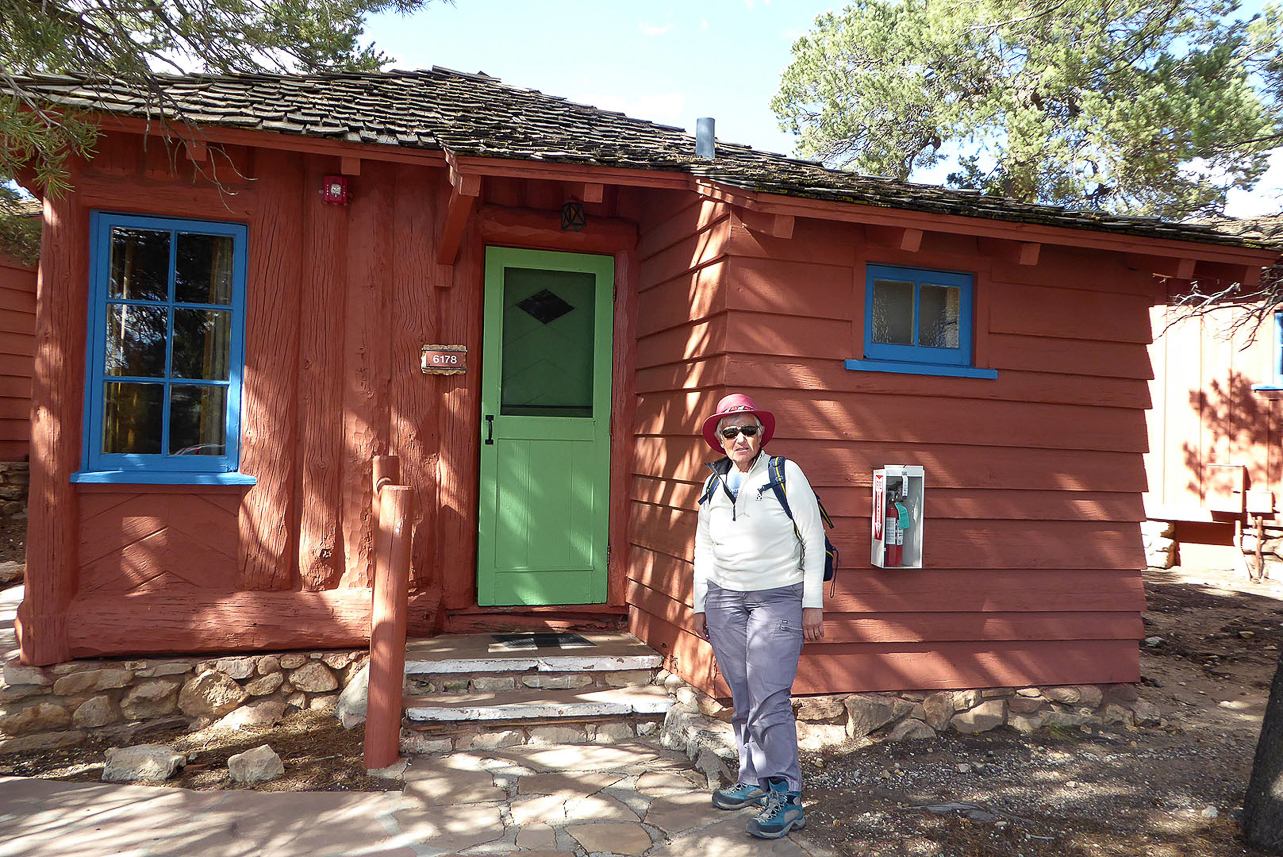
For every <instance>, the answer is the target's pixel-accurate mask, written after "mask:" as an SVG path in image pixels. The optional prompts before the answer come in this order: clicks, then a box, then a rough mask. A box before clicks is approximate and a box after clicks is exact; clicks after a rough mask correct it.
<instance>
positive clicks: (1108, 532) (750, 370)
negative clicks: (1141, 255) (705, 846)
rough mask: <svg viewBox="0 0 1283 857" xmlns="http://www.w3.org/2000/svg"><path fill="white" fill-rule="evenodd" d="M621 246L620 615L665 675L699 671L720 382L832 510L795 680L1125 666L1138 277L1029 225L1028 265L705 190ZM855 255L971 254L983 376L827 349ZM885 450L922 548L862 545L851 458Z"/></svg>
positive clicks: (1001, 674) (853, 343) (1143, 373)
mask: <svg viewBox="0 0 1283 857" xmlns="http://www.w3.org/2000/svg"><path fill="white" fill-rule="evenodd" d="M678 222H680V223H682V224H684V229H682V230H680V231H678V230H676V229H675V227H674V224H676V223H678ZM924 228H929V227H924ZM642 246H643V248H644V250H643V252H642V254H641V255H642V283H643V290H642V293H641V299H642V317H643V319H646V320H647V322H648V324H649V327H648V328H647V329H646V330H643V331H641V339H640V346H641V348H640V350H641V352H642V353H643V354H644V355H645V356H644V357H643V358H642V359H641V360H639V373H638V393H639V408H638V424H637V431H638V435H639V440H638V449H639V455H638V463H639V469H638V476H639V478H638V479H637V483H638V486H639V491H638V494H637V495H636V496H637V498H638V500H639V501H643V502H639V504H638V506H637V507H636V510H635V516H634V545H635V547H634V554H633V558H634V567H633V570H632V577H633V580H634V582H635V584H636V587H635V589H634V592H633V603H634V604H635V605H637V607H638V611H637V614H636V616H635V617H634V628H635V630H636V631H637V633H638V634H639V636H642V638H643V639H648V640H652V641H658V643H659V645H660V646H661V647H666V648H667V651H669V652H670V653H672V654H674V655H675V656H676V657H677V664H676V666H677V668H678V670H679V671H680V672H681V673H682V674H683V675H684V676H685V677H686V678H688V680H691V681H693V682H695V683H697V684H700V685H701V686H704V687H714V686H716V678H715V674H714V673H713V671H712V667H711V664H710V663H709V662H708V658H707V653H706V652H705V651H704V648H703V647H702V646H701V645H697V644H696V643H695V642H694V641H693V637H692V635H690V634H689V633H688V632H686V631H685V628H686V627H687V622H688V618H689V605H690V598H691V592H690V564H689V559H690V557H691V555H692V553H693V537H694V531H695V518H696V514H695V511H694V510H695V506H696V502H695V501H696V497H697V495H698V490H699V484H700V483H701V482H702V479H703V473H702V472H701V468H700V463H701V462H702V461H705V460H708V459H711V458H712V457H713V454H712V453H711V451H710V450H708V449H707V448H705V446H704V444H703V441H702V440H700V439H699V437H698V434H697V429H698V425H699V423H700V421H701V420H702V418H703V417H704V416H705V415H706V414H708V413H710V412H712V410H713V409H714V405H715V403H716V401H717V400H718V398H719V397H720V396H721V395H723V394H724V393H726V392H730V391H736V390H738V391H743V392H747V393H749V394H750V395H752V396H754V398H755V399H756V400H757V402H758V404H759V405H760V406H763V407H766V408H769V409H771V410H772V411H774V412H775V414H776V417H777V420H778V423H779V428H778V431H777V434H776V439H775V440H774V441H773V442H772V443H771V445H770V448H769V451H771V452H773V453H776V454H784V455H788V456H789V457H792V458H794V459H795V460H797V461H798V462H799V463H800V464H801V466H802V467H803V469H804V470H805V471H806V473H807V474H808V477H809V478H810V479H811V481H812V483H813V484H814V485H815V486H816V488H817V490H818V491H819V492H820V493H821V495H822V496H823V497H824V500H825V504H826V506H827V507H828V509H829V511H830V512H831V513H832V514H833V515H834V516H835V517H836V518H837V522H838V527H837V529H836V530H834V531H833V532H832V533H831V537H832V538H833V540H834V542H835V543H836V544H837V545H838V547H839V548H840V549H841V551H842V557H843V566H844V568H843V569H842V571H840V572H839V576H838V588H837V595H836V597H834V598H831V599H828V601H827V606H826V614H825V615H826V620H827V622H828V624H827V629H828V636H827V637H826V639H825V641H824V642H823V643H821V644H810V645H808V646H807V647H806V650H805V651H804V654H803V657H802V664H801V672H800V675H799V678H798V683H797V684H796V685H795V689H796V690H797V691H799V692H803V693H805V692H838V691H851V690H890V689H902V688H928V687H985V686H1019V685H1031V684H1060V683H1075V682H1089V683H1108V682H1117V681H1134V680H1136V679H1137V678H1138V655H1137V646H1136V640H1137V638H1138V637H1139V636H1140V634H1141V623H1140V612H1141V611H1142V610H1143V608H1144V601H1143V595H1142V589H1141V581H1140V574H1139V569H1140V568H1141V567H1142V566H1143V564H1144V558H1143V553H1142V551H1141V543H1140V535H1139V525H1138V523H1139V521H1140V520H1142V519H1143V517H1144V515H1143V510H1142V503H1141V493H1142V492H1143V491H1144V490H1145V475H1144V471H1143V468H1142V462H1141V456H1140V454H1139V453H1143V452H1144V451H1145V448H1146V430H1145V408H1146V407H1147V406H1148V404H1149V394H1148V389H1147V386H1146V382H1147V379H1148V376H1149V367H1148V359H1147V354H1146V350H1145V349H1146V345H1147V343H1148V341H1149V335H1150V334H1149V326H1148V314H1147V313H1148V307H1149V303H1150V295H1149V288H1150V283H1149V280H1148V278H1143V277H1140V276H1138V275H1137V274H1136V273H1135V272H1133V271H1130V270H1128V269H1127V268H1126V267H1125V266H1124V264H1123V260H1122V259H1121V257H1116V256H1112V255H1110V254H1105V253H1098V252H1087V251H1077V250H1073V249H1058V248H1054V247H1049V246H1044V247H1043V248H1042V252H1041V258H1040V259H1039V261H1038V263H1037V265H1034V266H1028V265H1020V264H1018V263H1017V261H1016V260H1015V259H1009V257H1007V256H1005V255H1004V248H1003V247H1002V246H1001V242H986V243H983V244H982V243H980V242H979V241H978V240H977V239H974V238H968V237H963V236H946V235H942V234H937V233H930V232H927V233H926V235H925V237H924V239H923V242H922V246H921V249H920V250H918V251H917V252H913V253H909V252H905V251H902V250H900V249H897V248H895V247H892V246H884V245H881V244H879V243H877V241H876V240H875V237H874V230H867V231H866V230H865V229H863V228H861V227H859V226H856V225H843V224H838V223H830V222H820V221H815V220H803V219H799V220H798V221H797V224H796V227H795V229H794V232H793V236H792V237H791V238H788V239H780V238H772V237H769V236H765V235H763V234H761V233H757V232H753V231H749V230H747V229H745V228H744V226H743V224H742V223H741V222H740V220H739V218H738V217H737V215H736V214H735V212H734V211H727V210H722V209H719V208H717V207H716V206H712V205H710V204H708V203H704V204H703V205H701V206H689V207H686V208H680V209H674V210H673V211H672V212H671V213H670V214H669V216H668V217H666V218H663V219H660V220H659V221H657V222H656V223H655V224H653V225H650V224H645V225H644V227H643V238H642ZM870 262H877V263H888V264H898V265H908V266H913V267H921V268H936V269H943V270H952V271H965V272H972V273H974V274H975V276H976V309H975V315H976V326H975V330H976V346H975V347H976V362H977V365H980V366H987V367H990V368H993V369H997V370H998V373H999V376H998V379H997V380H979V379H957V378H944V377H932V376H922V375H900V374H888V373H872V372H859V371H848V370H847V369H845V368H844V366H843V360H844V359H846V358H851V357H859V356H860V350H861V349H862V336H863V311H864V301H863V295H864V266H865V264H866V263H870ZM682 298H686V299H687V300H685V301H684V304H685V305H686V306H688V307H690V309H689V312H688V313H686V314H683V313H682V312H679V311H678V309H676V308H675V307H674V304H677V303H679V300H680V299H682ZM648 301H653V306H654V307H655V308H656V310H657V312H656V313H655V315H653V316H652V315H651V314H650V312H649V308H650V306H652V304H650V303H648ZM661 308H662V310H663V311H662V312H660V311H659V310H660V309H661ZM643 450H644V452H643ZM888 463H897V464H899V463H903V464H920V465H922V466H923V467H924V468H925V470H926V521H925V531H924V532H925V543H926V548H925V557H924V568H923V569H921V570H887V571H883V570H880V569H876V568H872V567H871V565H870V563H869V559H868V557H869V541H870V538H869V523H868V521H869V517H870V513H871V476H872V470H873V469H874V468H877V467H880V466H882V465H884V464H888Z"/></svg>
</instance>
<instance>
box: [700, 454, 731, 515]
mask: <svg viewBox="0 0 1283 857" xmlns="http://www.w3.org/2000/svg"><path fill="white" fill-rule="evenodd" d="M705 466H706V467H707V468H708V469H709V470H711V471H713V475H712V476H710V477H708V479H707V480H705V482H704V493H703V494H700V495H699V502H698V503H697V504H696V505H698V506H703V505H704V504H705V503H707V502H708V501H709V500H711V499H712V497H713V492H714V491H716V490H717V486H718V483H722V484H723V485H724V484H725V481H726V474H727V472H728V471H729V470H730V469H731V460H730V459H729V458H719V459H717V460H716V461H710V462H708V463H707V464H706V465H705ZM728 491H729V489H728Z"/></svg>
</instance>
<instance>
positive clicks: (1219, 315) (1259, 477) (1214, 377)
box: [1145, 306, 1283, 568]
mask: <svg viewBox="0 0 1283 857" xmlns="http://www.w3.org/2000/svg"><path fill="white" fill-rule="evenodd" d="M1245 313H1246V309H1244V308H1238V307H1223V308H1220V309H1217V310H1215V311H1213V312H1210V313H1208V314H1206V315H1203V316H1197V317H1191V316H1182V315H1181V314H1180V312H1179V310H1177V309H1176V308H1174V307H1169V306H1156V307H1154V308H1153V310H1152V311H1151V321H1152V324H1153V333H1154V340H1153V344H1152V345H1151V346H1150V349H1149V354H1150V359H1151V360H1152V362H1153V368H1154V380H1153V381H1152V382H1151V384H1150V387H1151V390H1152V394H1153V400H1154V407H1153V410H1152V411H1151V412H1150V414H1149V446H1150V452H1149V453H1148V454H1147V455H1146V457H1145V467H1146V472H1147V473H1148V475H1149V490H1148V492H1147V493H1146V495H1145V507H1146V510H1147V512H1148V513H1149V516H1150V517H1152V518H1157V519H1163V520H1171V521H1176V522H1177V532H1176V539H1177V541H1178V542H1180V545H1181V547H1180V550H1181V561H1182V562H1189V563H1200V562H1202V563H1208V564H1213V565H1220V566H1224V567H1227V568H1228V567H1233V566H1234V564H1235V561H1236V560H1235V555H1234V551H1235V550H1237V549H1236V548H1234V547H1233V539H1234V532H1235V525H1236V523H1242V522H1244V520H1245V518H1244V516H1243V515H1242V514H1233V513H1228V512H1222V511H1217V510H1216V509H1217V508H1218V507H1220V506H1221V505H1222V504H1223V503H1224V502H1225V501H1226V500H1228V499H1229V498H1228V497H1224V496H1220V492H1218V485H1217V481H1216V480H1215V479H1214V478H1213V476H1212V474H1211V472H1210V468H1209V465H1238V466H1241V467H1243V468H1245V471H1246V483H1245V487H1246V489H1247V490H1250V491H1264V492H1270V493H1271V494H1273V497H1274V502H1275V503H1276V504H1277V503H1279V502H1280V490H1283V455H1281V454H1280V448H1281V446H1283V410H1281V408H1283V401H1281V400H1280V398H1279V396H1280V394H1279V393H1276V392H1272V391H1255V390H1253V389H1252V387H1253V385H1275V384H1277V383H1278V380H1279V379H1278V378H1277V377H1276V375H1275V372H1274V360H1275V359H1277V358H1276V348H1277V343H1276V340H1277V338H1278V332H1277V328H1276V326H1275V323H1274V320H1273V319H1272V318H1268V319H1267V320H1266V321H1265V323H1264V324H1262V325H1261V326H1260V328H1259V329H1258V328H1256V327H1255V325H1254V324H1253V323H1249V324H1247V325H1246V326H1244V327H1240V328H1239V329H1237V330H1235V329H1234V323H1235V322H1236V321H1241V320H1242V319H1243V317H1244V314H1245ZM1271 517H1274V516H1270V515H1267V516H1266V519H1267V520H1269V519H1270V518H1271Z"/></svg>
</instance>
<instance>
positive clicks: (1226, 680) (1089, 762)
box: [0, 534, 1283, 857]
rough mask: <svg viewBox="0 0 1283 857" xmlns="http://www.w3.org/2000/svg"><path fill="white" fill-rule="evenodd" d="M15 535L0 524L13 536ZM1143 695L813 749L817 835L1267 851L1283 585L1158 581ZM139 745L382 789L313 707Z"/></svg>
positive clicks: (897, 851) (352, 743) (93, 768)
mask: <svg viewBox="0 0 1283 857" xmlns="http://www.w3.org/2000/svg"><path fill="white" fill-rule="evenodd" d="M2 539H3V535H2V534H0V540H2ZM1145 589H1146V597H1147V601H1148V607H1149V609H1148V612H1147V613H1146V614H1145V617H1144V621H1145V634H1146V636H1147V637H1148V638H1150V639H1149V640H1148V641H1147V642H1146V643H1143V644H1142V646H1141V673H1142V685H1141V687H1140V688H1139V690H1140V693H1141V695H1142V696H1143V697H1144V698H1145V699H1147V700H1149V701H1150V702H1152V703H1154V704H1155V705H1156V706H1157V707H1158V708H1159V710H1160V711H1161V712H1162V714H1163V725H1161V726H1160V727H1156V728H1146V729H1140V730H1122V729H1113V730H1106V731H1100V732H1094V733H1089V732H1083V731H1080V730H1072V731H1055V732H1049V731H1043V732H1041V733H1039V734H1037V735H1034V736H1025V735H1021V734H1019V733H1016V732H1014V731H1011V730H1008V729H1000V730H995V731H994V732H992V733H989V734H987V735H981V736H975V737H966V736H960V735H956V734H953V733H950V734H949V735H948V736H947V737H942V738H938V739H936V740H932V741H925V742H911V743H907V744H889V743H884V744H875V745H872V746H867V747H860V748H854V749H850V750H847V751H835V752H826V753H822V754H807V755H806V756H805V758H804V761H803V770H804V775H805V779H806V806H807V816H806V818H807V827H806V834H807V835H808V837H809V838H811V839H813V840H817V841H819V842H821V843H822V844H825V845H827V846H829V847H830V848H832V849H833V851H835V852H836V853H838V854H843V855H861V857H863V855H869V856H870V857H873V855H877V857H901V855H904V857H918V856H919V855H921V857H937V856H938V857H1043V855H1047V857H1049V855H1057V857H1066V855H1067V857H1078V855H1081V857H1124V855H1125V857H1134V855H1145V857H1169V855H1170V857H1177V856H1178V855H1179V857H1224V855H1238V854H1246V855H1255V854H1258V853H1259V852H1256V851H1254V850H1253V849H1250V848H1248V847H1247V846H1246V845H1245V844H1244V843H1243V842H1242V839H1241V836H1240V833H1239V828H1238V823H1237V819H1238V814H1239V811H1240V808H1241V807H1242V803H1243V794H1244V790H1245V789H1246V786H1247V781H1248V777H1249V774H1250V772H1251V764H1252V756H1253V753H1254V751H1255V747H1256V739H1257V735H1258V733H1259V730H1260V720H1261V717H1262V715H1263V713H1264V708H1265V703H1266V700H1267V698H1268V693H1269V683H1270V680H1271V678H1272V676H1273V673H1274V668H1275V665H1276V663H1277V661H1278V657H1279V647H1280V646H1283V626H1281V625H1280V617H1281V616H1283V582H1280V581H1269V580H1267V581H1265V582H1264V583H1262V584H1250V583H1248V582H1247V581H1246V580H1239V579H1237V578H1236V576H1235V575H1234V574H1232V573H1230V572H1221V571H1216V570H1204V569H1198V570H1182V569H1175V570H1173V571H1169V572H1158V571H1152V572H1147V573H1146V575H1145ZM140 740H147V741H154V742H163V743H168V744H170V745H171V746H173V747H174V748H175V749H177V750H179V751H180V752H186V753H188V754H190V755H191V757H192V758H191V762H190V764H188V765H187V767H186V768H185V769H184V770H183V772H182V773H181V774H180V775H179V776H178V777H176V778H175V779H173V780H171V781H170V784H171V785H174V786H181V787H185V788H194V789H210V788H233V787H237V788H250V786H234V785H233V784H232V783H231V782H230V781H229V779H228V776H227V773H226V760H227V757H228V756H230V755H231V754H233V753H238V752H241V751H243V750H246V749H249V748H251V747H255V746H258V745H259V744H263V743H267V744H269V745H270V746H271V747H272V748H273V749H274V750H276V751H277V752H278V753H279V754H280V755H281V757H282V758H283V759H284V760H285V763H286V775H285V776H284V777H283V778H281V779H278V780H275V781H273V782H271V783H263V784H256V785H254V786H252V788H258V789H270V790H377V789H388V788H396V787H397V784H396V783H393V782H389V781H386V780H378V779H373V778H370V777H367V776H366V775H365V771H364V768H363V767H362V765H361V732H360V731H359V730H358V731H354V732H345V731H344V730H342V729H341V728H340V727H339V726H338V724H337V722H336V721H335V720H334V719H333V718H332V717H329V716H326V715H321V714H317V713H314V712H301V713H298V714H295V715H293V716H292V717H290V718H288V719H287V720H286V721H285V722H284V723H283V724H281V725H279V726H277V727H275V728H273V729H269V730H258V731H249V730H246V731H241V732H236V733H214V732H211V731H209V730H206V731H204V732H196V733H190V734H188V733H186V732H184V731H182V730H181V729H178V728H176V727H175V728H171V729H170V730H169V731H168V732H166V731H164V730H160V731H158V732H154V733H152V734H148V735H146V736H143V737H142V739H140ZM108 746H111V744H110V742H103V743H100V744H94V745H86V746H83V747H77V748H70V749H67V750H59V751H51V752H46V753H39V754H34V753H33V754H27V755H23V756H21V757H18V756H0V775H6V774H7V775H21V776H39V777H49V778H56V779H64V780H78V781H95V780H97V779H99V777H100V776H101V771H102V764H103V753H104V751H105V750H106V748H107V747H108Z"/></svg>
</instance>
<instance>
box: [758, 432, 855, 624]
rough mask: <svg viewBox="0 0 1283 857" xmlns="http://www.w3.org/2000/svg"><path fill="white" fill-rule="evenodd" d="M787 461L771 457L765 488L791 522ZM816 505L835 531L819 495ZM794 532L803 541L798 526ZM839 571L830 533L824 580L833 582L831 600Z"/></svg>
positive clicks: (836, 554)
mask: <svg viewBox="0 0 1283 857" xmlns="http://www.w3.org/2000/svg"><path fill="white" fill-rule="evenodd" d="M787 460H788V459H787V458H785V457H784V456H782V455H772V456H771V460H770V464H769V465H768V467H769V468H770V473H771V480H770V481H769V482H767V483H766V486H765V487H766V488H770V489H771V490H772V491H774V492H775V499H776V500H779V501H780V505H781V506H783V507H784V514H786V515H788V516H789V520H790V521H791V520H793V510H792V509H791V508H789V498H788V492H787V491H786V490H785V488H784V462H785V461H787ZM815 504H816V505H817V506H819V507H820V520H822V521H824V526H826V527H828V528H829V529H830V530H831V529H833V526H834V525H833V519H832V518H830V517H829V513H828V510H827V509H825V508H824V501H822V500H821V499H820V495H819V494H816V495H815ZM793 532H795V533H797V538H798V540H799V541H801V539H802V534H801V533H800V532H798V529H797V524H794V525H793ZM837 571H838V549H837V548H835V547H834V546H833V542H831V541H829V536H828V533H825V534H824V579H825V580H826V581H832V582H831V583H830V584H829V597H830V598H831V597H833V596H834V595H835V594H836V593H837V589H838V583H837Z"/></svg>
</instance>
